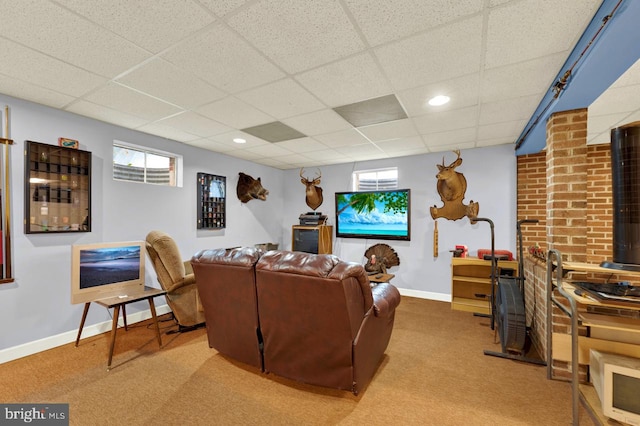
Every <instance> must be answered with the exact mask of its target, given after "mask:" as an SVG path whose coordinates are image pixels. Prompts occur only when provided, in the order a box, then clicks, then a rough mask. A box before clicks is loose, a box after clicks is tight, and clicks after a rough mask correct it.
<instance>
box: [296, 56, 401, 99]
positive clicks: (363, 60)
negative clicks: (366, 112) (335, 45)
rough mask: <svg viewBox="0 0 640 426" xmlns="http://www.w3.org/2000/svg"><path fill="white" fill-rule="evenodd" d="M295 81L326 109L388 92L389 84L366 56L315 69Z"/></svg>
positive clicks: (370, 58) (376, 66)
mask: <svg viewBox="0 0 640 426" xmlns="http://www.w3.org/2000/svg"><path fill="white" fill-rule="evenodd" d="M295 78H296V79H297V80H298V81H299V82H300V83H301V84H302V85H303V86H304V87H305V88H307V90H309V91H310V92H311V93H313V94H314V95H316V96H317V97H318V98H319V99H320V100H322V101H323V102H324V103H326V104H327V105H329V106H330V107H337V106H341V105H347V104H351V103H354V102H360V101H364V100H367V99H372V98H377V97H380V96H383V95H388V94H389V93H391V92H392V88H391V85H390V84H389V82H388V81H387V79H386V77H385V76H384V74H383V73H382V71H381V70H380V68H379V67H378V65H377V64H376V62H375V61H374V60H373V58H372V57H371V54H369V53H364V54H362V55H356V56H353V57H351V58H347V59H343V60H341V61H338V62H334V63H331V64H328V65H325V66H322V67H318V68H315V69H313V70H311V71H307V72H304V73H302V74H299V75H297V76H296V77H295Z"/></svg>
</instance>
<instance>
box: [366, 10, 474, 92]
mask: <svg viewBox="0 0 640 426" xmlns="http://www.w3.org/2000/svg"><path fill="white" fill-rule="evenodd" d="M481 44H482V17H481V16H479V17H474V18H470V19H466V20H464V21H460V22H455V23H453V24H451V25H447V26H444V27H440V28H436V29H434V30H433V31H430V32H428V33H424V34H420V35H417V36H414V37H411V38H408V39H404V40H401V41H398V42H395V43H391V44H387V45H384V46H381V47H379V48H376V49H375V54H376V55H377V56H378V58H379V60H380V64H381V66H382V68H383V69H384V70H385V71H386V73H387V75H388V76H389V79H390V80H391V84H393V86H394V87H395V88H396V89H398V90H402V89H408V88H411V87H418V86H423V85H426V84H430V83H434V82H437V81H441V80H448V79H451V78H453V77H459V76H462V75H465V74H470V73H474V72H477V71H479V70H480V61H481V59H482V56H481V55H480V51H481V47H482V46H481Z"/></svg>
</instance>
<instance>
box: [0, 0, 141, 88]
mask: <svg viewBox="0 0 640 426" xmlns="http://www.w3.org/2000/svg"><path fill="white" fill-rule="evenodd" d="M0 16H2V25H0V35H2V36H5V37H7V38H9V39H11V40H15V41H17V42H19V43H21V44H22V45H24V46H28V47H31V48H33V49H35V50H38V51H40V52H46V54H47V55H49V56H52V57H55V58H58V59H60V60H62V61H65V62H67V63H69V64H72V65H75V66H77V67H80V68H83V69H85V70H88V71H91V72H94V73H96V74H99V75H103V76H106V77H114V76H116V75H118V74H119V73H121V72H122V71H124V70H126V69H127V68H129V67H131V66H133V65H135V64H137V63H139V62H140V61H142V60H144V59H146V58H148V57H149V56H150V54H149V53H148V52H145V51H144V50H142V49H141V48H139V47H137V46H135V45H133V44H132V43H130V42H129V41H127V40H125V39H123V38H121V37H119V36H117V35H115V34H113V33H112V32H110V31H108V30H105V29H104V28H102V27H101V26H99V25H95V24H93V23H91V22H88V21H87V20H85V19H82V18H81V17H79V16H78V15H76V14H74V13H72V12H70V11H68V10H66V9H64V8H62V7H60V6H57V5H55V4H53V3H50V2H45V1H25V2H21V3H20V7H15V3H14V2H10V1H3V2H0Z"/></svg>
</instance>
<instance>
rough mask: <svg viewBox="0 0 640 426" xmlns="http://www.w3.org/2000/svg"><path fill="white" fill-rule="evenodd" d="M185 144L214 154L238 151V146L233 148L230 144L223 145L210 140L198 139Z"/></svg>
mask: <svg viewBox="0 0 640 426" xmlns="http://www.w3.org/2000/svg"><path fill="white" fill-rule="evenodd" d="M185 143H186V144H187V145H191V146H195V147H198V148H203V149H208V150H209V151H214V152H231V151H236V150H237V146H232V145H230V144H226V143H221V142H218V141H212V140H210V139H196V140H193V141H187V142H185Z"/></svg>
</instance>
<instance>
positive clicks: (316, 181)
mask: <svg viewBox="0 0 640 426" xmlns="http://www.w3.org/2000/svg"><path fill="white" fill-rule="evenodd" d="M303 173H304V167H303V168H301V169H300V178H301V179H300V182H302V184H303V185H304V186H306V187H307V189H306V191H305V193H306V197H305V198H306V200H305V201H306V202H307V205H308V206H309V207H311V209H312V210H316V209H317V208H318V207H320V205H321V204H322V201H323V198H322V188H320V187H319V186H318V185H320V178H321V177H322V173H321V172H320V169H318V175H317V176H314V177H313V179H307V178H306V177H304V175H303Z"/></svg>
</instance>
